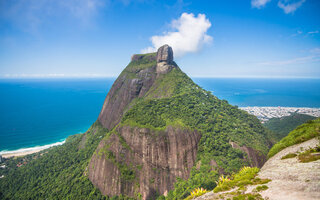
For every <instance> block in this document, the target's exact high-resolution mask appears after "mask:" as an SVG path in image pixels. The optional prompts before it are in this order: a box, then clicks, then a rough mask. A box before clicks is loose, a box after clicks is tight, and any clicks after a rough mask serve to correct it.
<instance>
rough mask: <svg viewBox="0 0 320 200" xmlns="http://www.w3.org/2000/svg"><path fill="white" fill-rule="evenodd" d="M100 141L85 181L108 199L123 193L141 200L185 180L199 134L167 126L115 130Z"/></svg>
mask: <svg viewBox="0 0 320 200" xmlns="http://www.w3.org/2000/svg"><path fill="white" fill-rule="evenodd" d="M116 132H117V133H115V134H112V135H111V136H110V137H109V138H108V139H107V140H103V141H102V142H101V143H100V144H99V147H98V149H97V151H96V153H95V155H94V156H93V157H92V159H91V162H90V165H89V179H90V180H91V181H92V183H93V184H94V185H95V186H96V187H98V188H99V189H100V191H101V192H102V193H103V194H105V195H109V196H115V195H119V194H125V195H128V196H131V197H135V195H136V194H138V193H140V194H141V195H142V198H143V199H151V198H152V197H154V196H155V195H156V194H166V193H167V192H168V191H169V190H172V189H173V184H174V183H175V181H176V178H177V177H180V178H183V179H187V178H188V176H189V174H190V169H191V168H192V166H193V165H194V162H195V159H196V154H197V145H198V141H199V139H200V134H199V133H198V132H197V131H190V130H182V129H179V128H175V127H170V126H169V127H167V129H166V130H165V131H160V132H155V131H153V130H150V129H147V128H137V127H128V126H127V127H117V128H116Z"/></svg>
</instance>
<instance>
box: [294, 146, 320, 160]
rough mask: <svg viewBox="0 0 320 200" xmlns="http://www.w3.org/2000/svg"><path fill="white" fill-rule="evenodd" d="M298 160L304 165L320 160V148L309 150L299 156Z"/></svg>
mask: <svg viewBox="0 0 320 200" xmlns="http://www.w3.org/2000/svg"><path fill="white" fill-rule="evenodd" d="M298 159H299V161H300V162H302V163H307V162H312V161H316V160H319V159H320V146H317V147H316V148H313V149H309V150H307V151H305V152H303V153H301V154H299V156H298Z"/></svg>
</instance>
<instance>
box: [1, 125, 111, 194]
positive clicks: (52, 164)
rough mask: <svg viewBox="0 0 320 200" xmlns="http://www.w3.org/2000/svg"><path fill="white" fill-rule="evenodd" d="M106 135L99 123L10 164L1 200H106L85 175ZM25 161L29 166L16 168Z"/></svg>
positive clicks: (2, 188) (3, 182) (2, 187)
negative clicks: (100, 142)
mask: <svg viewBox="0 0 320 200" xmlns="http://www.w3.org/2000/svg"><path fill="white" fill-rule="evenodd" d="M106 134H107V130H106V129H105V128H103V127H102V126H101V124H100V122H96V123H94V124H93V125H92V127H91V128H90V129H89V130H88V131H87V132H86V133H84V134H78V135H73V136H70V137H68V139H67V140H66V143H65V144H63V145H61V146H56V147H52V148H50V149H48V150H44V151H42V152H39V153H37V154H33V155H29V156H26V157H24V158H18V159H10V160H8V161H7V162H8V163H7V162H6V164H7V167H8V173H7V174H5V177H4V178H1V179H0V199H10V200H11V199H21V200H22V199H106V197H104V196H103V195H102V194H101V193H100V191H99V190H98V189H97V188H95V187H94V186H93V185H92V183H91V182H90V180H89V179H88V178H87V176H86V174H85V173H86V172H85V169H86V168H87V165H88V162H89V160H90V157H91V156H92V154H93V152H94V150H95V149H96V148H97V146H98V143H99V141H100V140H101V137H103V136H105V135H106ZM20 160H21V161H20ZM23 160H25V161H26V162H27V163H25V164H23V166H21V167H16V166H15V165H16V164H17V163H18V162H21V163H23V162H24V161H23Z"/></svg>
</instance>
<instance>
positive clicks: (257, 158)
mask: <svg viewBox="0 0 320 200" xmlns="http://www.w3.org/2000/svg"><path fill="white" fill-rule="evenodd" d="M229 143H230V144H231V146H232V148H234V149H239V150H241V151H243V152H245V153H246V154H247V157H248V159H249V160H248V161H249V163H250V166H251V167H259V168H260V167H262V166H263V164H264V163H265V162H266V160H267V158H266V156H265V155H263V154H261V153H260V152H259V151H257V150H255V149H253V148H251V147H247V146H242V147H241V146H239V145H238V144H237V143H235V142H231V141H230V142H229Z"/></svg>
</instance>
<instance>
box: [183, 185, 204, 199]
mask: <svg viewBox="0 0 320 200" xmlns="http://www.w3.org/2000/svg"><path fill="white" fill-rule="evenodd" d="M207 192H208V191H207V190H206V189H203V188H196V189H194V190H193V191H192V192H190V195H189V196H188V197H187V198H185V200H190V199H193V198H195V197H199V196H201V195H203V194H205V193H207Z"/></svg>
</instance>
